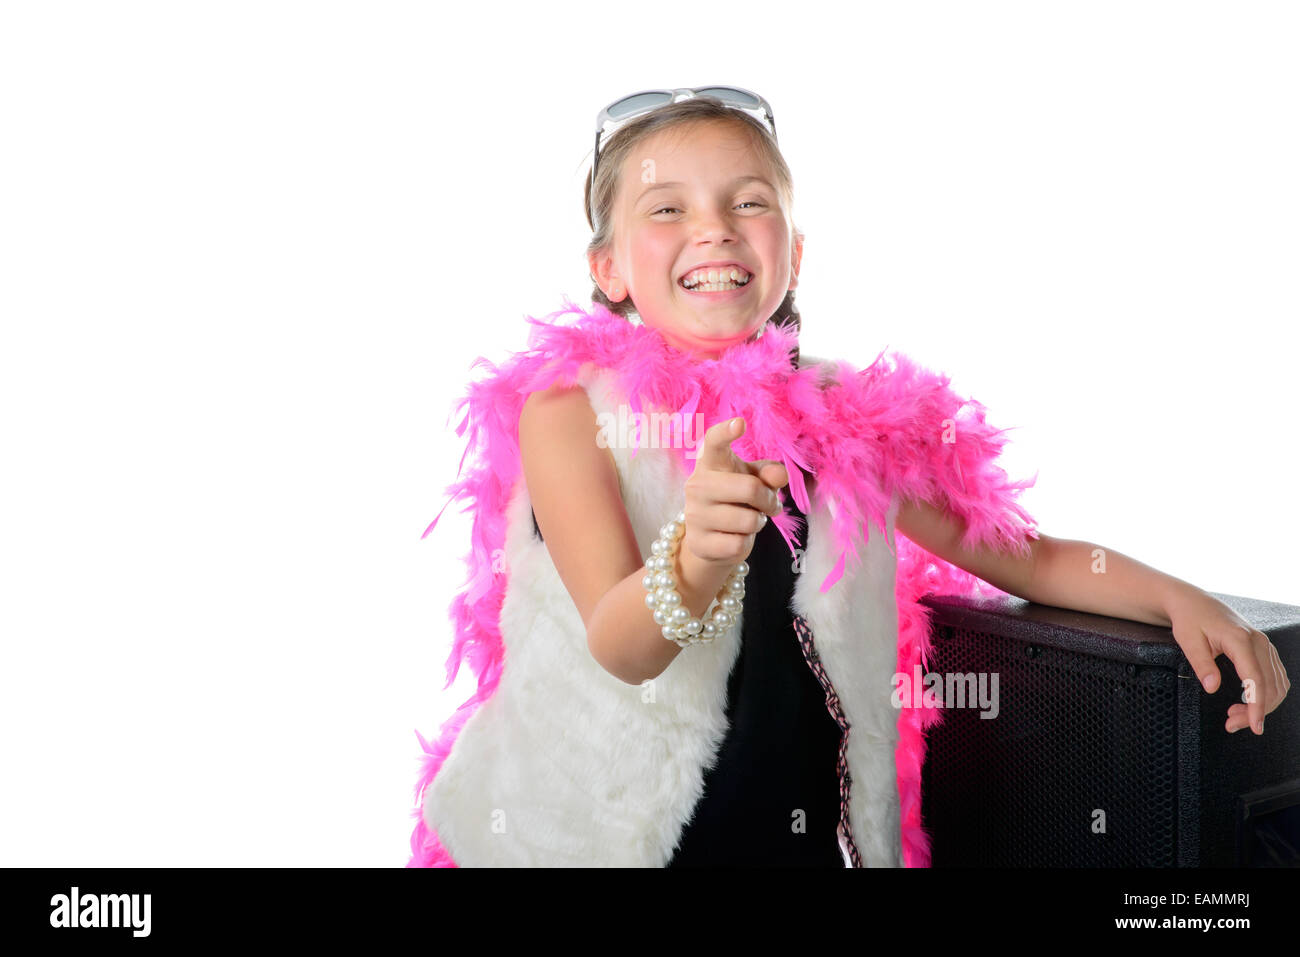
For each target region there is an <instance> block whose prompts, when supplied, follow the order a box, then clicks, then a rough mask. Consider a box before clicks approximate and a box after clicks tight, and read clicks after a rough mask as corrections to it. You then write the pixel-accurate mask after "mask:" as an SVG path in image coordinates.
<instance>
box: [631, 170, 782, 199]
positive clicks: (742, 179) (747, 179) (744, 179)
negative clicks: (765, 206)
mask: <svg viewBox="0 0 1300 957" xmlns="http://www.w3.org/2000/svg"><path fill="white" fill-rule="evenodd" d="M742 183H762V184H763V185H764V186H766V187H767V188H768V189H770V190H773V191H775V190H776V187H775V186H773V185H772V184H771V183H769V182H768V181H767V180H765V179H764V178H763V177H761V176H737V177H736V178H735V179H733V180H732V181H731V185H732V186H740V185H741V184H742ZM682 185H684V184H682V183H678V182H676V181H674V182H671V183H655V184H654V185H653V186H650V187H647V188H646V190H645V191H644V192H643V193H642V194H641V195H640V196H638V197H637V202H638V203H639V202H640V201H641V200H643V199H645V198H646V197H647V196H649V195H650V194H651V193H653V192H654V191H655V190H657V189H671V188H672V187H674V186H682Z"/></svg>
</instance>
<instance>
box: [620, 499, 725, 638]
mask: <svg viewBox="0 0 1300 957" xmlns="http://www.w3.org/2000/svg"><path fill="white" fill-rule="evenodd" d="M685 534H686V513H685V512H678V513H677V517H676V518H675V519H673V520H672V521H671V522H669V523H668V524H667V525H665V526H664V527H663V528H661V529H660V530H659V537H658V538H657V539H655V541H654V543H653V544H652V545H651V546H650V551H651V556H650V558H648V559H647V560H646V563H645V567H646V576H645V577H644V578H642V579H641V584H642V585H643V586H645V590H646V596H645V603H646V607H647V608H649V609H650V610H651V611H653V612H654V618H655V624H657V625H660V626H661V627H662V629H663V635H664V637H665V638H667V639H668V640H669V641H675V642H677V644H678V646H679V647H682V648H685V647H686V646H687V645H689V644H694V643H695V642H700V641H712V640H713V639H714V638H717V637H718V636H720V635H725V634H726V633H727V629H728V628H730V627H731V626H732V625H733V624H735V622H736V621H738V620H739V618H740V608H741V599H743V598H744V597H745V576H746V575H748V574H749V565H748V564H747V563H745V562H741V563H740V564H739V565H737V566H736V567H735V568H734V569H732V571H731V574H730V575H728V576H727V580H726V581H725V582H724V583H723V585H722V588H721V589H719V590H718V595H717V597H716V598H714V599H713V602H710V603H709V607H708V608H707V609H706V610H705V613H704V618H703V619H700V618H692V617H691V612H690V609H689V608H687V607H686V606H684V605H683V604H682V596H681V593H680V592H679V591H678V590H677V579H675V578H674V577H673V568H674V565H675V559H676V557H677V550H678V549H679V548H680V547H681V543H682V537H683V536H684V535H685Z"/></svg>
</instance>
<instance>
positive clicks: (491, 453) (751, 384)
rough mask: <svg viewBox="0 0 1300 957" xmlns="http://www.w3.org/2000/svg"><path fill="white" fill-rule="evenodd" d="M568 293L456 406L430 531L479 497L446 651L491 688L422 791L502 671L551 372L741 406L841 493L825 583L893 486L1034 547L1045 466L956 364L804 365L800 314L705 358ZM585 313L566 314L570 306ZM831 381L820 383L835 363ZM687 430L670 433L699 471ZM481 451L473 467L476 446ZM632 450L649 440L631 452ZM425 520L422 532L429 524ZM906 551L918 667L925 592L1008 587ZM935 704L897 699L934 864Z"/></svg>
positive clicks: (759, 430)
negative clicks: (534, 404)
mask: <svg viewBox="0 0 1300 957" xmlns="http://www.w3.org/2000/svg"><path fill="white" fill-rule="evenodd" d="M565 303H566V307H565V308H563V309H560V310H557V311H556V312H554V313H551V314H550V315H549V316H547V317H546V319H544V320H538V319H535V318H533V317H532V316H529V317H528V322H529V323H531V324H532V326H533V328H532V329H531V330H530V335H529V348H528V349H527V350H526V351H525V352H523V353H515V354H513V355H512V356H511V357H510V359H509V360H508V361H507V362H505V363H504V364H503V365H502V366H500V367H498V366H494V365H492V363H490V362H488V360H486V359H484V358H482V357H480V358H479V359H477V360H476V361H475V362H474V367H477V366H479V365H485V366H487V367H488V368H489V369H490V370H491V375H490V376H489V377H487V378H485V379H482V380H480V381H478V382H474V383H473V384H471V386H470V388H469V393H468V395H467V396H466V397H465V398H463V399H461V400H460V402H459V403H458V404H457V406H456V410H457V411H459V410H460V409H462V408H464V407H465V406H466V405H468V407H469V408H468V411H467V412H466V414H465V416H464V417H463V418H462V420H461V422H460V425H459V426H457V428H456V434H457V435H460V436H464V434H465V430H466V428H467V427H468V428H469V430H470V437H469V441H468V444H467V446H466V449H465V454H464V455H463V456H462V457H461V462H460V471H459V472H458V480H457V481H456V482H454V483H453V484H452V485H450V486H449V487H448V489H447V491H448V493H449V495H450V497H449V498H448V500H447V502H446V504H444V505H443V508H442V510H441V511H439V513H438V517H436V518H434V520H433V522H432V523H430V525H429V527H428V528H427V529H425V531H424V536H427V535H428V534H429V532H430V531H432V530H433V528H434V526H435V525H437V523H438V519H439V518H441V517H442V511H445V510H446V507H447V505H450V504H451V503H452V502H453V501H455V500H456V499H458V498H464V499H466V500H467V505H466V507H465V509H463V511H468V510H469V509H471V508H472V509H473V510H474V517H473V532H472V541H473V547H472V550H471V552H470V554H469V555H468V556H467V557H466V559H465V561H466V564H467V566H468V570H469V577H468V580H467V581H466V584H465V586H464V588H463V590H462V591H461V593H460V594H458V595H457V596H456V598H455V600H454V601H453V602H452V607H451V619H452V621H453V622H454V623H455V640H454V642H453V645H452V649H451V654H450V655H449V656H448V659H447V664H446V669H447V683H446V685H444V689H445V688H449V687H451V685H452V683H453V682H454V681H455V680H456V675H457V674H458V672H459V670H460V666H461V664H462V663H464V662H466V661H468V662H469V665H470V668H471V670H472V671H473V674H474V675H475V676H476V677H477V679H478V690H477V691H476V692H475V694H474V695H472V696H471V697H470V698H469V700H467V701H466V702H465V703H464V704H463V705H461V706H460V707H459V708H458V709H457V710H456V711H455V712H454V713H453V714H452V715H451V717H450V718H448V719H447V720H446V722H445V723H444V724H443V725H442V727H441V728H440V729H439V732H438V736H437V738H436V740H435V741H434V742H433V744H430V743H429V742H428V741H426V740H425V739H424V737H423V736H422V735H420V733H419V731H416V737H417V738H418V739H419V741H420V746H421V748H422V749H423V752H424V754H423V756H422V759H421V760H422V762H423V771H422V773H421V775H420V779H419V781H418V783H417V784H416V801H417V805H418V804H419V803H421V802H422V800H423V795H424V791H425V788H426V787H427V786H428V784H429V783H430V782H431V781H432V780H433V778H434V776H435V775H436V774H437V773H438V769H439V768H440V767H441V766H442V763H443V761H444V760H445V759H446V757H447V755H448V753H449V752H450V750H451V746H452V744H453V742H454V741H455V740H456V737H457V735H458V734H459V733H460V730H461V728H462V727H463V726H464V724H465V722H466V720H468V718H469V716H470V715H471V714H473V713H474V711H475V710H476V709H477V708H478V707H479V705H481V704H482V703H483V702H485V701H486V700H488V699H489V698H490V697H491V696H492V694H493V692H494V691H495V690H496V688H497V683H498V681H499V679H500V676H501V667H502V656H503V647H502V640H501V633H500V630H499V627H498V619H499V616H500V612H501V606H502V600H503V598H504V595H505V582H506V576H505V575H501V574H494V573H493V570H492V556H493V554H494V553H496V550H497V549H500V548H503V547H504V544H505V536H506V506H507V504H508V502H509V498H510V495H511V493H512V491H513V490H514V488H515V486H516V482H517V480H518V478H519V476H520V475H521V474H522V464H521V461H520V455H519V433H518V426H519V415H520V412H521V410H522V408H523V404H524V400H525V399H526V398H527V397H528V395H529V393H531V392H534V391H536V390H539V389H545V388H547V387H548V386H551V385H554V384H564V385H572V384H573V383H574V382H575V380H576V377H577V375H578V373H579V371H580V370H581V368H582V367H583V366H584V365H585V364H587V363H594V364H595V365H597V366H599V367H602V368H607V369H612V370H616V372H617V374H618V375H619V377H620V382H621V385H622V387H623V393H624V394H625V395H626V396H627V397H628V404H629V406H630V407H631V409H632V411H634V412H641V411H645V412H649V411H678V412H680V413H682V420H683V421H693V419H691V418H689V417H690V416H693V414H694V413H696V412H700V413H703V414H704V417H705V418H704V420H703V421H704V423H705V425H706V426H707V425H713V424H714V423H716V422H718V421H720V420H722V419H724V418H729V417H731V416H735V415H743V416H744V417H745V421H746V431H745V434H744V435H743V436H742V437H741V438H740V439H738V440H736V441H735V442H733V443H732V448H733V449H734V450H735V452H736V454H737V455H739V456H741V457H742V458H744V459H746V460H754V459H775V460H778V461H780V462H783V463H784V464H785V466H786V469H787V471H788V472H789V475H790V484H789V486H788V493H789V494H792V495H793V496H794V500H795V501H796V502H797V503H798V505H799V507H800V508H801V509H802V510H803V511H804V513H805V514H807V513H809V511H810V509H811V506H810V503H809V501H808V492H807V486H806V484H805V480H804V476H805V474H807V475H812V476H815V477H816V479H817V482H816V484H815V486H814V494H815V495H817V496H818V497H819V500H820V499H821V497H823V496H826V497H829V498H830V499H831V500H832V501H834V502H835V504H836V508H835V517H834V520H833V522H832V529H833V533H834V536H835V539H836V544H837V545H838V546H839V548H840V550H841V551H840V558H839V561H838V562H837V564H836V565H835V568H834V569H833V570H832V571H831V573H830V574H829V575H828V576H827V578H826V579H825V581H823V583H822V585H821V590H822V591H823V592H825V591H827V590H829V589H830V588H831V587H832V586H833V585H834V584H835V582H836V581H838V580H839V578H840V577H841V576H842V575H843V573H844V570H845V567H846V566H845V562H846V561H847V562H853V563H854V564H855V566H856V564H857V563H859V562H860V561H861V559H860V557H859V555H858V550H857V542H858V541H862V540H864V539H863V535H864V532H867V525H866V523H867V522H868V521H870V522H872V523H873V524H874V525H875V526H876V527H877V528H878V529H880V530H881V533H882V534H883V529H884V524H885V513H886V510H887V508H888V506H889V503H890V499H891V497H892V494H893V493H894V491H899V492H900V493H901V494H902V495H903V497H906V498H913V499H917V500H921V501H927V502H931V503H933V504H936V505H940V506H942V507H944V508H946V509H947V510H948V511H949V512H950V513H951V514H953V515H955V516H957V517H959V518H960V519H961V520H962V521H963V522H964V524H965V527H966V531H965V535H964V537H963V538H962V544H963V545H964V546H967V547H975V546H985V547H991V548H995V549H997V550H999V551H1002V552H1009V553H1014V554H1020V555H1027V554H1028V551H1029V541H1030V539H1033V538H1037V532H1036V531H1035V530H1034V529H1033V527H1032V526H1033V525H1035V524H1036V523H1035V522H1034V520H1033V519H1032V518H1031V517H1030V516H1029V515H1028V514H1027V513H1026V512H1025V511H1024V510H1023V509H1022V508H1021V506H1020V505H1019V504H1018V503H1017V502H1016V501H1015V498H1016V496H1018V495H1019V494H1020V492H1021V491H1022V490H1023V489H1025V488H1028V487H1031V486H1032V485H1033V484H1034V482H1035V481H1036V480H1037V475H1036V474H1035V476H1034V478H1032V479H1028V480H1024V481H1020V482H1011V481H1009V480H1008V478H1007V474H1006V472H1005V471H1003V470H1002V469H1001V468H999V467H998V466H997V464H996V459H997V457H998V455H999V453H1000V452H1001V449H1002V447H1003V445H1004V444H1005V441H1006V440H1005V439H1003V438H1002V437H1001V435H1002V432H1003V431H1005V430H998V429H994V428H992V427H991V426H990V425H988V424H986V423H985V421H984V411H985V410H984V407H983V406H982V405H981V404H980V403H978V402H976V401H974V400H965V399H962V398H961V397H959V396H958V395H957V394H956V393H954V392H953V391H952V389H951V388H949V379H948V378H947V377H946V376H942V375H938V374H935V373H933V372H930V371H928V370H926V369H924V368H922V367H920V366H918V365H916V364H915V363H914V362H912V361H911V360H910V359H908V358H907V357H906V356H904V355H902V354H898V353H891V354H890V360H891V361H890V362H882V358H883V357H884V352H883V351H882V352H881V354H880V355H878V356H877V357H876V359H875V361H873V362H872V363H871V365H870V366H868V367H867V368H865V369H862V370H857V369H855V368H854V367H853V366H852V365H850V364H849V363H848V362H844V361H837V362H834V363H832V364H831V366H830V368H829V369H826V367H825V366H823V369H825V371H821V370H819V369H818V367H817V366H815V365H813V366H808V367H805V368H803V369H801V370H798V371H792V369H791V366H790V352H791V350H793V349H794V348H795V345H796V341H797V340H796V338H795V333H794V330H793V327H788V326H781V327H778V326H772V325H769V326H768V327H766V329H765V331H764V332H763V334H762V336H760V337H759V338H758V339H756V340H753V341H751V342H748V343H743V344H740V345H736V346H732V347H731V348H729V349H727V350H726V351H724V352H723V353H722V354H721V355H720V356H719V357H717V358H716V359H708V360H702V361H701V360H696V359H692V358H691V357H689V356H687V355H686V354H684V353H683V352H681V351H679V350H677V349H676V348H674V347H673V346H671V345H670V344H669V343H668V342H667V341H666V340H665V339H664V338H663V337H662V336H661V335H660V334H659V333H658V332H656V331H655V330H654V329H653V328H651V327H648V326H643V325H634V324H632V323H630V322H628V321H627V320H625V319H623V318H621V317H619V316H616V315H614V314H612V313H611V312H609V310H607V309H605V308H603V307H602V306H599V305H595V306H594V308H593V311H592V312H590V313H588V312H586V311H584V310H582V309H580V308H579V307H577V306H575V305H573V304H572V302H570V301H569V300H568V299H565ZM566 316H572V317H573V318H571V319H570V320H569V321H567V322H566V321H561V320H563V319H564V318H565V317H566ZM824 376H826V377H828V378H830V379H833V381H828V383H827V384H826V385H825V387H823V384H822V381H823V377H824ZM685 444H686V443H685V442H678V443H674V445H675V446H676V447H677V448H676V450H677V453H678V455H679V456H680V457H681V459H682V461H683V468H684V471H685V473H686V474H689V473H690V472H691V471H692V470H693V468H694V464H693V462H688V461H687V455H686V452H687V450H686V449H685V448H683V447H681V446H684V445H685ZM471 453H472V454H473V462H472V465H471V469H470V472H469V474H468V475H466V476H465V477H464V478H460V477H459V475H460V474H462V473H464V468H465V461H466V458H468V457H469V456H470V455H471ZM633 454H635V451H634V452H633ZM773 521H774V522H775V523H776V525H777V527H778V528H779V529H780V531H781V534H782V535H783V536H784V538H785V540H786V542H787V543H788V544H789V545H790V547H791V550H792V551H793V549H794V548H795V547H796V545H797V544H798V542H797V540H796V538H795V536H794V532H795V530H796V524H797V523H798V519H796V518H795V517H793V516H791V515H788V514H785V513H783V514H781V515H779V516H777V517H776V518H775V519H774V520H773ZM424 536H421V537H424ZM895 541H896V548H897V552H896V558H897V565H898V573H897V587H896V591H895V594H896V597H897V601H898V622H899V629H898V630H899V634H898V671H899V672H900V673H902V674H906V675H911V674H912V673H913V668H914V666H916V665H918V664H919V665H921V666H922V667H923V668H924V664H925V660H926V658H927V657H928V655H929V651H930V643H929V611H928V609H927V608H926V607H925V606H924V605H921V604H919V603H918V599H920V598H921V597H922V596H923V595H925V594H927V593H935V594H976V593H979V592H987V593H995V594H996V593H1000V592H998V590H997V589H995V588H993V586H991V585H988V584H986V583H984V582H982V581H980V580H979V579H978V578H976V577H975V576H973V575H971V574H969V573H967V572H965V571H963V570H961V569H959V568H957V567H955V566H953V565H950V564H949V563H947V562H945V561H943V560H942V559H940V558H938V557H937V556H934V555H932V554H930V553H929V552H927V551H925V550H924V549H922V548H921V547H920V546H918V545H916V544H915V543H913V542H911V541H909V540H908V539H907V538H906V537H905V536H903V535H902V534H901V533H897V534H896V539H895ZM941 713H942V712H941V711H939V710H937V709H932V708H903V709H901V710H900V713H899V741H898V747H897V751H896V764H897V771H898V792H899V801H900V828H901V832H902V833H901V840H902V847H903V855H904V860H905V862H906V864H907V866H909V867H927V866H929V862H930V847H929V839H928V836H927V835H926V833H925V831H924V829H923V828H922V826H921V766H922V764H923V762H924V759H925V731H926V729H927V728H928V727H929V726H931V725H932V724H935V723H936V722H938V721H939V720H940V715H941ZM412 816H413V817H414V818H416V820H417V823H416V827H415V830H414V832H413V833H412V835H411V855H412V856H411V860H410V861H409V863H408V864H407V866H408V867H455V866H456V864H455V862H454V861H452V859H451V856H450V855H449V854H448V853H447V851H446V849H445V848H444V847H443V846H442V844H441V843H440V842H439V840H438V837H437V835H436V834H435V833H433V832H431V831H430V830H429V829H428V828H427V826H426V825H425V823H424V819H423V813H422V811H421V809H420V807H418V806H417V808H416V809H415V810H414V811H413V812H412Z"/></svg>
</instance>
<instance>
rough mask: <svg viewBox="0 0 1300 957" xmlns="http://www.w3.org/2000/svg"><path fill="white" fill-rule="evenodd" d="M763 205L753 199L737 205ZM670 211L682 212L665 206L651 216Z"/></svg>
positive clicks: (673, 207)
mask: <svg viewBox="0 0 1300 957" xmlns="http://www.w3.org/2000/svg"><path fill="white" fill-rule="evenodd" d="M762 205H763V204H762V203H760V202H758V201H757V200H753V199H747V200H745V202H743V203H737V204H736V206H737V207H740V206H762ZM670 209H671V210H673V211H674V212H677V213H680V212H681V210H680V209H678V208H677V207H676V206H663V207H661V208H659V209H656V210H655V211H654V212H653V213H651V214H650V215H651V216H658V215H659V214H660V213H666V212H668V211H669V210H670Z"/></svg>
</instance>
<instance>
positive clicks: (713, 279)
mask: <svg viewBox="0 0 1300 957" xmlns="http://www.w3.org/2000/svg"><path fill="white" fill-rule="evenodd" d="M750 278H751V277H750V276H749V274H748V273H746V272H745V271H744V270H743V269H737V268H736V267H734V266H732V267H724V268H722V269H696V270H695V271H694V272H690V273H687V274H686V275H685V276H683V277H682V279H681V284H682V285H683V286H685V287H686V288H687V289H696V290H699V291H702V292H718V291H719V290H721V289H734V288H738V287H740V286H743V285H745V284H746V283H748V282H749V280H750Z"/></svg>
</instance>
